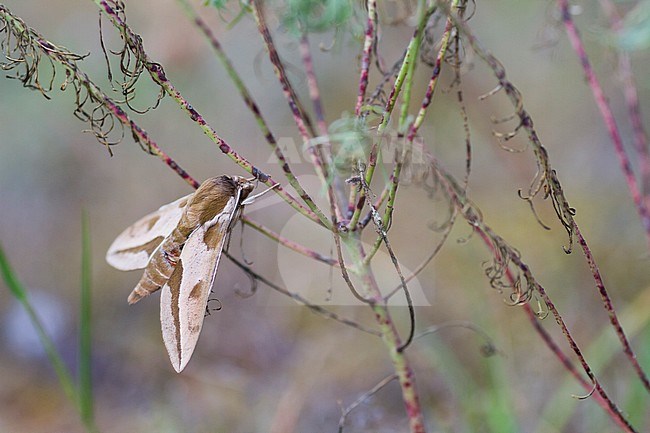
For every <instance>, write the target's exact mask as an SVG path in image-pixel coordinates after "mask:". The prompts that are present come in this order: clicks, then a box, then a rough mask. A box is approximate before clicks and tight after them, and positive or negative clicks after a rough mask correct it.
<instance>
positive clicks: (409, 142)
mask: <svg viewBox="0 0 650 433" xmlns="http://www.w3.org/2000/svg"><path fill="white" fill-rule="evenodd" d="M459 1H460V0H453V1H452V3H451V10H452V11H455V10H456V9H457V7H458V4H459ZM453 30H454V23H453V21H452V19H451V18H449V17H448V18H447V24H446V26H445V31H444V33H443V35H442V40H441V46H440V50H438V55H437V56H436V62H435V65H434V67H433V72H432V75H431V79H430V80H429V85H428V86H427V90H426V93H425V96H424V99H423V101H422V104H421V106H420V110H419V111H418V114H417V117H416V118H415V120H414V121H413V124H412V125H411V126H410V127H409V131H408V134H407V136H406V143H405V145H404V148H403V149H402V155H401V157H400V159H399V160H398V161H397V163H396V164H395V168H394V169H393V174H392V176H391V183H390V188H389V190H388V201H387V204H386V211H385V212H384V215H383V217H382V224H383V226H384V227H390V223H391V220H392V218H393V209H394V208H395V198H396V197H397V188H398V186H399V177H400V174H401V172H402V168H403V166H404V162H405V161H407V159H408V158H409V155H410V154H411V147H412V146H413V140H414V139H415V136H416V134H417V132H418V130H419V128H420V126H421V125H422V122H423V121H424V117H425V115H426V113H427V109H428V108H429V105H431V101H432V100H433V94H434V92H435V89H436V85H437V83H438V77H439V76H440V68H441V66H442V61H443V60H444V58H445V55H446V54H447V50H448V49H449V43H450V40H451V35H452V33H453ZM413 65H414V63H412V64H411V69H410V70H409V72H408V76H409V77H412V74H413V69H412V68H413V67H414V66H413ZM412 81H413V80H412V79H409V80H407V87H406V88H405V91H404V103H403V104H402V113H401V117H400V125H401V126H405V125H404V122H406V116H407V114H408V111H406V109H408V102H407V100H408V99H410V94H411V84H410V83H411V82H412ZM400 129H401V128H400ZM382 242H383V239H382V237H381V236H377V239H375V243H374V245H373V247H372V249H371V250H370V252H369V253H368V256H367V257H366V260H368V261H370V260H372V258H373V257H374V256H375V254H376V253H377V251H378V250H379V247H381V244H382Z"/></svg>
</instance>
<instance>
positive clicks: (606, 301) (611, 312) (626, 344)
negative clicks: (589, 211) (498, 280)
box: [573, 221, 650, 391]
mask: <svg viewBox="0 0 650 433" xmlns="http://www.w3.org/2000/svg"><path fill="white" fill-rule="evenodd" d="M573 229H574V231H575V235H576V237H577V239H578V243H579V244H580V247H581V248H582V252H583V254H584V255H585V259H586V260H587V264H588V265H589V269H591V274H592V276H593V278H594V281H595V282H596V287H598V293H600V298H601V300H602V302H603V306H604V307H605V311H607V315H608V316H609V321H610V323H611V324H612V327H613V328H614V330H615V331H616V335H617V336H618V339H619V341H620V342H621V346H623V351H624V352H625V356H626V357H627V359H628V360H629V361H630V363H631V364H632V367H633V368H634V371H635V372H636V374H637V376H639V379H640V380H641V382H642V383H643V386H644V387H645V389H646V390H647V391H650V381H649V380H648V376H647V375H646V373H645V372H644V371H643V368H642V367H641V365H640V364H639V360H638V359H637V357H636V354H635V353H634V350H633V349H632V346H631V345H630V341H629V340H628V339H627V336H626V335H625V331H623V327H622V326H621V323H620V322H619V320H618V316H617V314H616V310H615V309H614V304H613V303H612V299H611V298H610V296H609V293H607V289H605V283H604V282H603V278H602V276H601V275H600V270H599V269H598V265H597V264H596V261H595V260H594V256H593V254H592V253H591V250H590V249H589V246H587V241H586V240H585V238H584V236H582V233H581V232H580V229H579V228H578V224H576V223H575V221H574V223H573Z"/></svg>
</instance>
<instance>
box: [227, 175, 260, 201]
mask: <svg viewBox="0 0 650 433" xmlns="http://www.w3.org/2000/svg"><path fill="white" fill-rule="evenodd" d="M225 177H229V178H230V179H232V181H233V182H234V183H235V184H236V185H237V188H239V189H240V190H241V193H240V195H239V203H241V202H242V201H244V200H245V199H246V197H248V195H249V194H250V193H251V192H253V190H254V189H255V185H256V184H257V180H256V179H255V178H252V179H246V178H245V177H241V176H225Z"/></svg>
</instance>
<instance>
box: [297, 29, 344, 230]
mask: <svg viewBox="0 0 650 433" xmlns="http://www.w3.org/2000/svg"><path fill="white" fill-rule="evenodd" d="M299 47H300V54H301V56H302V62H303V65H304V67H305V75H306V76H307V85H308V86H309V97H310V99H311V101H312V105H313V107H314V114H315V116H316V127H317V128H318V133H319V134H320V137H318V145H319V146H320V149H321V155H322V156H323V158H325V160H326V161H325V162H326V164H325V165H326V167H332V158H331V154H332V152H331V145H330V142H329V136H328V133H327V132H328V131H327V123H326V122H325V110H324V109H323V104H322V101H321V96H320V95H321V94H320V90H319V87H318V81H317V80H316V72H315V71H314V62H313V59H312V56H311V50H310V49H309V40H308V39H307V35H306V34H303V35H302V36H301V37H300V43H299ZM327 186H328V195H329V199H330V201H331V202H334V203H335V204H336V205H335V206H334V207H333V210H334V214H335V215H336V219H337V221H342V220H343V219H344V218H343V215H342V213H341V207H340V205H339V203H344V201H345V200H344V197H345V194H344V191H343V185H342V183H341V179H340V177H339V176H336V175H335V174H334V171H333V170H330V173H329V178H328V179H327ZM332 186H333V187H332Z"/></svg>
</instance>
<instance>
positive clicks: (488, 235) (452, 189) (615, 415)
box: [435, 163, 636, 432]
mask: <svg viewBox="0 0 650 433" xmlns="http://www.w3.org/2000/svg"><path fill="white" fill-rule="evenodd" d="M435 165H436V170H437V171H438V172H439V179H440V181H441V183H442V184H443V185H444V186H445V190H446V192H447V196H448V197H449V198H450V199H451V201H452V203H453V204H454V206H455V207H456V209H458V211H459V212H460V213H461V215H463V217H464V218H465V219H466V220H467V222H468V223H469V224H470V225H471V226H472V227H473V229H474V230H475V231H476V232H477V233H478V234H479V235H480V236H481V238H482V239H483V240H484V242H485V243H486V244H488V246H489V248H490V249H491V250H492V251H496V250H497V249H499V248H498V247H497V245H496V244H495V242H496V240H500V241H501V242H502V243H503V240H502V239H501V238H499V237H498V236H497V235H496V234H495V233H494V232H493V231H492V229H491V228H490V227H489V226H488V225H487V224H485V223H483V221H482V220H480V219H479V218H478V216H477V213H476V212H475V211H474V210H473V208H472V206H467V205H466V201H467V200H466V199H465V198H464V197H460V196H459V195H458V193H457V191H461V189H460V188H459V187H458V186H457V185H455V184H452V180H451V179H452V178H451V176H449V174H448V173H446V172H445V171H444V170H443V169H442V167H441V166H440V165H439V164H438V163H436V164H435ZM495 257H498V258H499V262H500V263H502V264H503V263H507V262H505V261H510V262H512V263H513V264H514V265H515V266H516V267H517V268H518V269H519V270H520V272H521V273H522V274H523V276H524V278H525V280H526V282H527V284H532V285H533V286H534V289H535V291H536V292H537V293H538V294H539V295H540V297H541V298H542V300H543V301H544V303H545V304H546V306H547V308H548V309H549V311H550V312H551V314H552V315H553V317H554V318H555V321H556V323H557V324H558V325H559V326H560V329H561V330H562V333H563V334H564V337H565V338H566V340H567V342H568V343H569V346H570V347H571V350H573V352H574V353H575V354H576V356H577V357H578V360H579V361H580V364H581V366H582V368H583V370H584V371H585V373H586V374H587V376H588V377H589V379H590V380H591V382H592V384H593V388H592V387H589V388H588V390H589V391H590V392H591V391H592V389H595V391H596V393H597V394H598V396H599V397H600V398H602V399H603V400H604V403H605V404H606V406H607V409H606V410H607V412H608V414H609V416H610V417H611V418H612V419H613V420H614V421H615V422H616V423H617V424H619V425H621V426H624V430H625V431H626V432H636V430H635V429H634V427H632V425H630V423H629V421H628V420H627V419H626V418H625V417H624V416H623V414H622V413H621V411H620V409H619V408H618V406H616V404H615V403H614V401H613V400H612V399H611V398H610V397H609V395H608V394H607V392H606V391H605V389H604V388H603V387H602V385H601V384H600V382H599V381H598V379H597V377H596V375H595V374H594V372H593V371H592V370H591V367H590V366H589V364H588V363H587V360H586V359H585V357H584V355H583V354H582V350H581V349H580V347H579V346H578V344H577V342H576V341H575V339H574V338H573V336H572V335H571V333H570V331H569V329H568V327H567V325H566V323H565V322H564V319H563V318H562V316H561V315H560V313H559V311H558V310H557V308H556V307H555V304H554V303H553V302H552V301H551V298H550V297H549V295H548V294H547V293H546V290H545V289H544V287H543V286H542V285H541V284H539V282H537V281H536V280H535V279H534V277H533V275H532V273H531V271H530V268H529V267H528V265H527V264H526V263H524V262H523V261H522V260H521V258H520V257H519V254H517V253H516V252H515V251H514V250H513V249H511V248H508V249H507V250H506V256H505V257H504V256H501V253H499V254H498V255H495ZM516 280H517V279H516V278H512V279H510V278H509V281H510V283H511V284H514V283H515V282H516ZM515 301H516V303H522V301H521V300H519V299H515ZM536 329H537V328H536ZM551 350H554V349H553V348H551ZM554 353H555V351H554ZM564 358H566V357H564V356H563V357H562V358H560V361H561V362H562V363H563V365H565V366H566V362H565V360H564Z"/></svg>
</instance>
